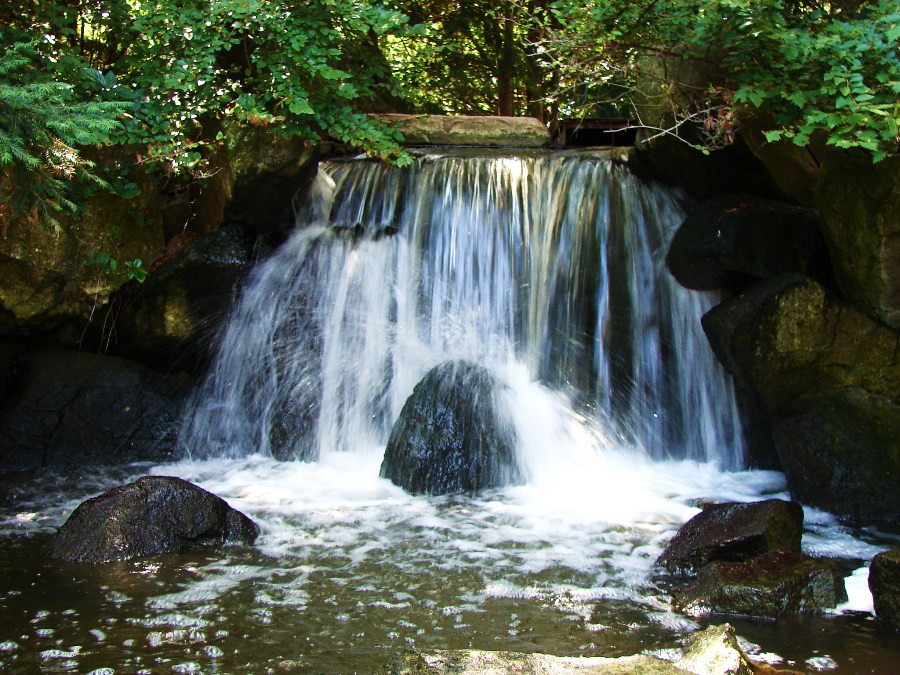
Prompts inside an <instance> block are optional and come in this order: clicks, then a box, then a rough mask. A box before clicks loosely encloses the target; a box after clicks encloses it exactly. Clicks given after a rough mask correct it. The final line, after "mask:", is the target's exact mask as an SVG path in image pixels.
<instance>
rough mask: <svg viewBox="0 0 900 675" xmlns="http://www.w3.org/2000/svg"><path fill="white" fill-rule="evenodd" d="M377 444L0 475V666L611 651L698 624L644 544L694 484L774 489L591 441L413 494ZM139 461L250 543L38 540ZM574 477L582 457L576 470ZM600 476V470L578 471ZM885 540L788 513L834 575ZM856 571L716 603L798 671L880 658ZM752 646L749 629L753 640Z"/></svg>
mask: <svg viewBox="0 0 900 675" xmlns="http://www.w3.org/2000/svg"><path fill="white" fill-rule="evenodd" d="M379 461H380V455H379V454H378V452H374V451H373V452H371V453H358V454H354V453H334V454H333V455H331V456H329V457H328V458H326V459H324V460H323V461H321V462H318V463H302V462H288V463H279V462H276V461H274V460H271V459H267V458H263V457H258V456H257V457H253V456H251V457H248V458H245V459H241V460H207V461H185V462H180V463H176V464H169V465H163V466H132V467H126V468H123V469H117V470H114V471H109V472H106V473H103V474H96V473H95V474H92V475H91V476H90V477H89V476H68V477H63V476H54V475H50V474H45V475H41V476H37V477H31V478H29V479H6V481H5V482H4V483H3V484H2V486H0V494H2V498H0V499H2V501H0V546H2V549H0V578H2V579H3V581H2V587H0V611H2V616H3V620H2V622H0V669H2V670H3V671H4V672H21V673H27V672H35V671H38V670H40V671H43V672H78V673H86V672H96V673H109V672H114V671H115V672H154V673H155V672H210V673H216V672H218V673H235V672H284V671H291V670H296V671H317V672H370V671H372V670H373V669H375V668H377V667H378V666H379V665H380V664H381V663H383V662H384V661H385V660H386V659H387V658H388V656H389V655H390V654H391V653H392V652H394V651H396V650H398V649H401V648H405V647H417V648H422V649H453V648H476V649H496V650H514V651H526V652H535V651H540V652H547V653H552V654H557V655H585V656H616V655H624V654H632V653H635V652H641V651H655V650H661V649H665V648H668V647H671V646H674V645H676V644H677V641H678V640H679V638H681V637H683V636H684V635H685V634H687V633H689V632H691V631H694V630H696V629H697V628H698V627H700V626H702V625H704V624H705V623H720V622H721V621H723V620H725V619H723V618H722V617H716V618H714V619H704V618H697V617H688V616H683V615H680V614H677V613H675V612H673V611H672V610H671V609H670V607H669V604H668V595H667V592H666V582H665V580H664V579H662V578H660V577H659V576H658V575H657V570H655V568H654V566H653V563H654V560H655V559H656V557H657V556H658V555H659V553H660V552H661V550H662V548H663V546H664V545H665V543H666V541H668V539H669V538H670V537H671V536H672V534H674V532H675V531H676V530H677V528H678V526H679V525H680V524H681V523H683V522H684V521H685V520H686V519H687V518H689V517H690V516H692V515H693V514H694V513H696V512H697V507H696V505H697V503H698V502H699V501H701V500H743V501H750V500H755V499H760V498H764V497H768V496H772V495H775V496H782V497H784V496H785V495H784V493H783V490H784V483H783V477H782V476H781V475H780V474H778V473H774V472H758V471H757V472H749V471H745V472H722V471H719V470H717V469H716V468H715V467H713V466H711V465H706V464H698V463H695V462H651V461H648V460H644V459H641V458H638V457H634V456H631V455H628V454H627V453H626V454H617V453H606V454H605V455H603V456H602V457H600V458H599V459H598V461H600V462H601V463H602V464H603V466H604V467H605V473H601V474H597V473H590V474H584V476H582V477H580V478H579V477H578V476H577V475H576V476H574V477H573V476H571V475H570V476H569V477H567V478H562V477H560V480H564V481H566V484H565V485H562V484H556V483H554V481H552V480H549V481H547V482H545V483H541V484H538V485H528V486H522V487H516V488H508V489H504V490H497V491H493V492H489V493H484V494H481V495H479V496H477V497H413V496H410V495H408V494H406V493H405V492H403V491H402V490H400V489H399V488H397V487H396V486H394V485H392V484H391V483H389V482H387V481H385V480H383V479H380V478H378V477H377V476H378V472H377V466H378V463H379ZM146 473H154V474H163V475H177V476H181V477H183V478H186V479H188V480H191V481H193V482H195V483H197V484H199V485H201V486H203V487H205V488H207V489H209V490H211V491H213V492H215V493H216V494H219V495H220V496H222V497H223V498H225V499H226V500H227V501H228V502H229V503H231V504H232V505H233V506H235V507H236V508H238V509H240V510H242V511H244V512H245V513H247V514H248V515H250V516H251V517H253V518H254V519H255V520H256V521H257V522H258V523H259V524H260V526H261V528H262V534H261V536H260V538H259V540H258V541H257V542H256V544H255V545H254V546H253V547H248V548H229V549H226V550H224V551H222V552H198V553H194V554H189V555H173V556H161V557H157V558H150V559H144V560H138V561H128V562H117V563H108V564H103V565H72V564H65V563H60V562H54V561H51V560H49V559H48V558H47V556H46V547H47V543H48V541H49V538H50V536H51V534H52V532H53V531H54V530H55V528H56V527H58V526H59V525H60V524H61V523H62V522H64V520H65V518H66V517H67V516H68V514H69V513H70V512H71V510H72V509H73V508H74V507H75V506H77V504H78V503H80V502H81V501H82V500H83V499H85V498H87V497H89V496H92V495H95V494H98V493H100V492H102V491H103V490H104V489H106V488H108V487H110V486H112V485H116V484H120V483H123V482H127V481H128V480H131V479H133V478H135V477H137V476H139V475H143V474H146ZM587 476H590V477H589V478H588V477H587ZM598 476H599V477H598ZM893 543H895V541H892V540H891V539H890V538H889V537H886V536H884V535H877V534H874V533H871V532H860V531H851V530H848V529H846V528H843V527H841V526H839V525H838V524H837V523H836V522H835V521H834V519H833V518H831V517H830V516H828V514H823V513H821V512H815V511H808V512H807V532H806V534H805V536H804V547H805V549H806V550H807V551H808V552H810V553H812V554H820V555H829V556H832V557H838V558H840V559H841V560H842V561H843V564H844V565H845V567H846V569H847V572H848V576H850V574H851V572H852V571H853V570H854V569H857V570H858V569H859V568H860V567H861V566H862V565H863V563H864V562H865V561H867V560H868V559H870V558H871V556H872V555H874V554H875V553H876V552H878V551H880V550H883V549H884V548H886V547H888V546H890V545H891V544H893ZM864 582H865V571H864V570H862V571H861V572H860V571H857V573H856V574H855V576H850V578H849V583H848V588H849V589H850V590H851V600H850V602H849V603H848V604H847V605H846V606H845V607H843V608H842V609H843V611H842V613H836V614H832V615H829V616H825V617H819V618H807V619H802V620H781V621H777V622H774V621H771V622H770V621H754V620H748V619H734V618H731V619H729V620H730V621H731V622H732V623H733V624H734V625H735V626H736V627H737V629H738V632H739V634H740V635H741V637H742V638H743V639H744V640H745V641H746V643H747V648H748V649H750V650H751V651H755V652H758V656H759V658H761V659H763V660H767V661H770V662H773V663H781V664H783V665H787V666H790V667H793V668H796V669H799V670H802V671H806V672H819V671H823V670H824V671H837V672H842V673H843V672H847V673H854V672H884V673H888V672H894V671H895V670H896V667H897V666H898V665H900V644H898V640H897V638H895V637H891V636H886V635H882V634H880V633H879V632H877V631H876V630H875V627H874V621H873V620H872V617H871V598H870V597H869V596H868V593H867V591H866V589H865V584H864ZM753 645H756V646H753Z"/></svg>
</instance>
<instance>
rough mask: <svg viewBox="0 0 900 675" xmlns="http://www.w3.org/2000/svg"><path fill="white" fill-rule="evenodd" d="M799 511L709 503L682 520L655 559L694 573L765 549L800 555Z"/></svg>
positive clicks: (779, 503) (764, 504) (783, 505)
mask: <svg viewBox="0 0 900 675" xmlns="http://www.w3.org/2000/svg"><path fill="white" fill-rule="evenodd" d="M802 534H803V509H802V508H801V507H800V505H799V504H796V503H794V502H786V501H784V500H781V499H767V500H765V501H761V502H751V503H747V504H743V503H735V502H730V503H725V504H711V505H709V506H706V507H704V509H703V511H701V512H700V513H698V514H697V515H696V516H694V517H693V518H691V519H690V520H689V521H687V522H686V523H685V524H684V525H682V526H681V528H679V530H678V532H677V533H676V534H675V536H674V537H672V539H671V541H669V543H668V544H667V545H666V548H665V550H664V551H663V552H662V555H660V557H659V559H658V560H657V561H656V562H657V563H658V564H660V565H663V566H664V567H665V568H666V569H668V570H669V571H670V572H674V573H676V574H695V573H696V572H697V570H698V569H699V568H701V567H703V566H704V565H706V564H708V563H710V562H712V561H714V560H725V561H730V562H735V561H742V560H749V559H750V558H753V557H755V556H758V555H761V554H763V553H768V552H770V551H793V552H799V551H800V537H801V535H802Z"/></svg>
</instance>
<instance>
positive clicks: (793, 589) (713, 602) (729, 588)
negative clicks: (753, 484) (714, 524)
mask: <svg viewBox="0 0 900 675" xmlns="http://www.w3.org/2000/svg"><path fill="white" fill-rule="evenodd" d="M846 599H847V593H846V590H845V589H844V580H843V576H842V575H841V574H840V572H839V571H838V570H837V568H836V567H835V566H834V565H833V564H832V563H831V562H830V561H827V560H819V559H816V558H811V557H809V556H806V555H803V554H802V553H788V552H784V551H772V552H769V553H764V554H762V555H760V556H756V557H755V558H752V559H750V560H747V561H745V562H725V561H722V560H717V561H715V562H712V563H710V564H709V565H707V566H706V567H704V568H703V569H701V570H700V573H699V574H698V576H697V580H696V581H695V582H693V583H692V584H690V585H689V586H687V587H686V588H684V589H683V590H681V591H679V592H678V593H676V595H675V601H674V604H675V607H676V608H677V609H679V610H680V611H683V612H686V613H688V614H706V613H709V612H712V613H715V614H740V615H745V616H759V617H767V618H773V619H774V618H777V617H781V616H787V615H792V614H816V613H822V612H824V611H826V610H828V609H833V608H834V607H836V606H837V605H838V604H839V603H841V602H843V601H845V600H846Z"/></svg>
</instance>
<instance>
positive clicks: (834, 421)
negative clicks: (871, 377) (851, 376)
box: [772, 388, 900, 530]
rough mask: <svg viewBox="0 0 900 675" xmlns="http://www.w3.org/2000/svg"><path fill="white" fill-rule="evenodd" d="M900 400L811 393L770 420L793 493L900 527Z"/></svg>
mask: <svg viewBox="0 0 900 675" xmlns="http://www.w3.org/2000/svg"><path fill="white" fill-rule="evenodd" d="M898 430H900V405H897V404H896V403H893V402H892V401H891V400H890V399H888V398H886V397H884V396H879V395H877V394H871V393H869V392H867V391H864V390H862V389H854V388H848V389H831V390H826V391H822V392H813V393H809V394H806V395H804V396H802V397H800V398H799V399H796V400H794V401H793V402H791V403H790V404H785V405H783V406H781V408H780V409H779V412H778V414H777V415H776V416H775V417H774V419H773V421H772V433H773V440H774V442H775V447H776V450H777V452H778V455H779V457H780V458H781V464H782V467H783V469H784V472H785V475H786V476H787V479H788V485H789V486H790V489H791V494H792V495H793V497H794V498H795V499H798V500H800V501H801V502H803V503H804V504H809V505H811V506H815V507H818V508H820V509H824V510H826V511H830V512H831V513H837V514H840V515H841V516H842V517H843V518H844V519H845V520H847V521H849V522H852V523H855V524H859V525H871V524H872V523H878V524H880V525H881V526H884V527H888V528H890V529H894V530H898V529H900V502H898V499H897V486H898V485H900V434H898Z"/></svg>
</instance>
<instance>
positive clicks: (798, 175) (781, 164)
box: [739, 117, 819, 208]
mask: <svg viewBox="0 0 900 675" xmlns="http://www.w3.org/2000/svg"><path fill="white" fill-rule="evenodd" d="M774 127H775V121H774V119H772V118H769V119H765V118H760V117H757V118H755V119H748V120H742V121H741V126H740V130H739V133H740V136H741V138H742V139H743V140H744V142H745V143H746V144H747V147H748V148H750V151H751V152H752V153H753V154H754V155H755V156H756V157H757V159H759V160H760V161H761V162H762V163H763V165H764V166H765V167H766V169H767V170H768V172H769V174H770V175H771V176H772V179H773V180H774V181H775V183H776V185H778V187H779V188H781V190H782V191H783V192H784V193H785V194H786V195H787V196H788V197H790V198H791V199H793V200H794V201H796V202H797V203H798V204H800V205H801V206H808V207H812V208H814V207H815V206H816V182H817V181H818V178H819V161H818V159H817V158H816V156H815V154H814V153H813V151H812V149H811V148H810V146H808V145H807V146H803V147H801V146H799V145H795V144H794V143H793V142H792V141H790V140H780V141H775V142H774V143H770V142H769V141H767V140H766V138H765V136H764V132H765V131H768V130H771V129H773V128H774Z"/></svg>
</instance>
